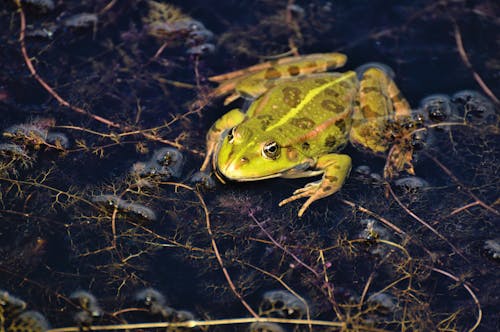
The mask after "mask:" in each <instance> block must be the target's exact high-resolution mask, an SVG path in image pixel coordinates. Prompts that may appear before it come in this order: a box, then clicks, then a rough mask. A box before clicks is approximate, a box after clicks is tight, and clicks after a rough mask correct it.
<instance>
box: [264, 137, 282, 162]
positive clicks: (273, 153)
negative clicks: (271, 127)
mask: <svg viewBox="0 0 500 332" xmlns="http://www.w3.org/2000/svg"><path fill="white" fill-rule="evenodd" d="M262 155H263V156H264V157H265V158H269V159H273V160H274V159H277V158H278V157H279V156H280V146H279V145H278V143H276V142H274V141H271V142H267V143H266V144H264V147H263V148H262Z"/></svg>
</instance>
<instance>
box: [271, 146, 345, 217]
mask: <svg viewBox="0 0 500 332" xmlns="http://www.w3.org/2000/svg"><path fill="white" fill-rule="evenodd" d="M316 168H318V169H322V170H323V178H322V179H321V180H319V181H316V182H311V183H308V184H307V185H306V186H305V187H304V188H301V189H298V190H296V191H295V192H294V193H293V195H292V196H291V197H289V198H287V199H285V200H283V201H281V202H280V204H279V205H280V206H282V205H284V204H287V203H289V202H292V201H295V200H297V199H299V198H302V197H309V198H308V199H307V201H306V202H305V203H304V204H303V205H302V207H301V208H300V210H299V213H298V215H299V217H301V216H302V215H303V214H304V212H305V211H306V209H307V208H308V207H309V205H311V203H312V202H314V201H316V200H318V199H320V198H323V197H326V196H330V195H332V194H334V193H335V192H337V191H338V190H339V189H340V188H341V187H342V185H343V184H344V181H345V179H346V178H347V176H348V175H349V171H350V170H351V157H349V156H348V155H344V154H327V155H324V156H321V157H320V158H319V159H318V162H317V164H316Z"/></svg>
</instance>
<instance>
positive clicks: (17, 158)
mask: <svg viewBox="0 0 500 332" xmlns="http://www.w3.org/2000/svg"><path fill="white" fill-rule="evenodd" d="M19 4H20V6H19ZM499 12H500V6H499V5H498V3H496V2H494V1H487V0H484V1H481V0H477V1H461V0H456V1H423V0H422V1H324V0H310V1H299V0H296V1H294V0H246V1H245V0H243V1H232V0H226V1H211V0H204V1H202V0H199V1H198V0H187V1H160V0H157V1H151V0H149V1H140V0H135V1H134V0H123V1H116V0H93V1H73V0H68V1H64V2H63V1H56V0H54V1H52V0H15V1H10V0H6V1H3V2H2V6H1V7H0V27H1V31H3V32H2V33H1V34H0V64H1V68H2V70H1V71H0V110H1V111H2V115H3V116H2V118H1V119H0V129H1V131H2V133H3V134H2V137H1V142H0V203H1V204H0V218H1V224H0V225H1V226H0V239H1V242H0V243H1V244H0V291H1V292H0V309H1V310H0V316H1V318H2V319H0V322H1V324H2V329H6V330H9V331H10V330H11V331H17V329H18V328H20V327H21V326H23V324H24V326H26V329H24V331H27V330H29V331H42V330H47V329H49V328H53V329H55V328H62V329H60V330H59V331H72V330H73V331H75V330H76V331H77V330H78V327H92V328H95V329H99V327H98V326H102V325H120V326H116V327H115V329H117V330H118V329H126V328H128V329H131V330H133V329H137V330H138V329H143V330H145V329H148V330H154V329H163V330H165V326H168V327H167V330H168V331H181V330H182V331H188V330H196V329H199V330H200V329H204V330H205V329H206V330H210V331H212V330H213V331H312V330H314V331H340V330H342V331H358V330H359V331H402V330H405V331H435V330H446V331H468V330H477V331H498V330H499V329H500V326H499V324H500V319H499V318H500V317H499V316H498V306H499V305H500V300H499V298H498V294H499V291H500V287H499V283H498V279H499V271H500V269H499V262H500V260H499V259H500V231H499V222H500V208H499V198H498V193H499V184H500V180H499V177H498V163H499V156H500V153H499V148H498V142H499V105H500V103H499V101H498V99H497V98H498V96H499V95H500V85H499V84H498V82H499V78H500V62H499V59H500V57H499V55H500V52H499V51H500V45H499V44H498V31H499V30H498V25H499V19H498V17H499V15H498V14H499ZM329 52H341V53H344V54H346V55H347V57H348V60H347V63H346V65H345V66H344V67H342V68H338V69H336V70H337V71H339V72H344V71H347V70H354V69H356V68H358V67H359V66H362V65H364V64H366V63H373V62H377V63H383V64H384V65H387V66H389V67H390V69H387V71H390V70H392V71H393V74H394V81H395V82H396V84H397V86H398V87H399V89H400V90H401V92H402V94H403V95H404V97H405V98H406V99H407V100H408V102H409V103H410V105H411V107H412V109H413V113H412V114H413V115H412V120H411V121H409V120H408V121H407V122H405V124H404V125H402V124H397V125H401V126H403V127H404V128H405V129H404V130H406V131H405V132H406V133H408V132H410V134H409V135H408V137H410V139H409V140H406V141H404V140H403V141H404V142H406V143H407V146H406V148H407V150H404V148H403V150H402V151H406V152H408V151H409V152H408V153H409V154H408V155H407V157H408V158H410V157H412V164H413V166H414V170H415V174H409V172H404V171H401V172H399V173H398V172H395V173H398V174H393V176H392V177H389V176H388V175H390V174H388V172H387V170H388V169H390V166H391V165H392V162H393V161H392V159H391V158H390V157H388V155H387V153H385V154H382V155H379V156H375V155H374V154H371V153H367V151H363V150H362V149H358V148H356V147H354V146H351V145H349V146H347V147H346V148H345V149H344V150H343V153H345V154H348V155H349V156H351V158H352V163H353V168H352V171H351V173H350V176H349V178H348V179H347V180H346V182H345V184H344V186H343V187H342V188H341V190H340V191H339V192H337V193H335V194H333V195H331V196H328V197H326V198H323V199H321V200H318V201H316V202H314V203H313V204H312V205H311V206H310V207H309V208H308V209H307V210H306V213H305V214H304V216H302V217H301V218H299V217H298V216H297V213H298V211H299V209H300V207H301V204H303V200H299V201H297V202H291V203H289V204H286V205H284V206H282V207H279V206H278V203H279V202H280V201H282V200H283V199H286V198H287V197H289V196H290V195H291V194H292V193H293V191H294V190H296V189H299V188H301V187H303V186H304V185H306V184H307V183H308V182H310V181H311V180H310V179H308V178H305V179H282V178H278V179H270V180H263V181H252V182H238V183H236V182H228V183H226V184H222V183H221V182H220V181H218V180H217V179H216V178H215V176H212V177H211V178H207V177H205V178H203V180H204V181H205V182H204V183H193V181H192V177H193V175H195V174H197V172H198V171H199V169H200V166H201V165H202V162H203V158H204V155H205V143H206V142H205V135H206V133H207V131H208V130H209V128H210V126H211V125H212V123H213V122H214V121H215V120H216V119H218V118H219V117H221V116H222V115H223V114H224V113H226V112H228V111H230V110H231V109H234V108H240V107H241V108H243V109H244V108H246V107H248V105H249V104H250V101H249V100H245V99H244V98H235V99H234V101H231V103H229V104H228V105H226V106H225V105H224V96H223V95H224V94H226V95H227V93H226V91H224V93H218V92H219V91H220V90H215V89H216V88H217V86H218V85H217V84H216V83H214V82H212V81H210V77H213V76H215V75H219V74H223V73H227V72H233V71H237V70H240V69H244V68H247V67H249V66H252V65H255V64H257V63H266V62H269V61H276V59H279V58H284V57H290V56H299V55H307V54H313V53H329ZM268 66H271V65H270V64H268ZM227 92H229V91H227ZM415 130H416V131H415ZM393 136H397V134H395V133H393ZM394 142H399V141H398V140H397V139H395V140H394ZM396 146H397V145H396ZM396 151H399V150H397V149H396ZM388 167H389V168H388ZM384 170H385V173H384ZM35 312H36V313H35ZM293 319H295V320H293ZM160 322H165V324H164V325H163V326H152V325H143V326H139V325H133V324H139V323H142V324H147V323H160ZM172 323H177V324H178V325H175V324H174V325H168V324H172ZM126 324H131V325H126ZM49 326H50V327H49ZM64 327H67V328H64ZM72 328H73V329H72Z"/></svg>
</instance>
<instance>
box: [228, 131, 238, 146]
mask: <svg viewBox="0 0 500 332" xmlns="http://www.w3.org/2000/svg"><path fill="white" fill-rule="evenodd" d="M234 128H236V127H233V128H231V129H229V132H228V133H227V142H228V143H229V144H232V143H233V142H234Z"/></svg>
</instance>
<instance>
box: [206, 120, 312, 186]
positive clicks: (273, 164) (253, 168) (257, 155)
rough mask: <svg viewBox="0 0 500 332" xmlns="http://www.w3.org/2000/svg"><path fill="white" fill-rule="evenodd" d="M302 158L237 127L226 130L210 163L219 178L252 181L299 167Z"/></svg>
mask: <svg viewBox="0 0 500 332" xmlns="http://www.w3.org/2000/svg"><path fill="white" fill-rule="evenodd" d="M304 159H305V158H304V156H303V155H302V154H300V153H299V151H297V150H296V149H295V148H292V147H284V146H281V145H280V143H279V142H278V141H277V140H275V139H273V138H272V137H267V135H264V134H263V133H261V134H254V133H252V130H251V129H249V128H247V127H245V126H241V125H240V126H237V127H234V128H232V129H231V130H229V131H228V133H227V135H226V137H225V138H224V140H223V141H222V142H221V143H220V146H219V151H218V152H217V153H216V160H214V162H215V164H216V165H215V166H216V167H215V169H216V170H217V176H218V177H219V179H221V176H222V177H223V178H226V179H229V180H233V181H255V180H262V179H269V178H274V177H279V176H282V175H283V174H285V173H287V172H291V171H293V170H296V169H297V168H302V165H303V164H304V165H305V160H304Z"/></svg>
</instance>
